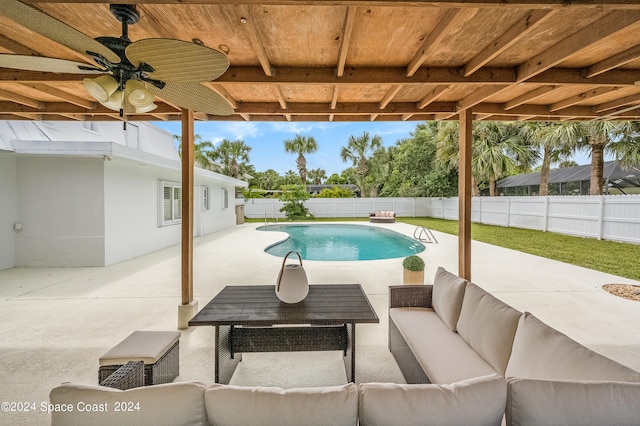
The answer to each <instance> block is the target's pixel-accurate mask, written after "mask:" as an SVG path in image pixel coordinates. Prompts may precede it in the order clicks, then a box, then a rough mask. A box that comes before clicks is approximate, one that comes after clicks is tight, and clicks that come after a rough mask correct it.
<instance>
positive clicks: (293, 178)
mask: <svg viewBox="0 0 640 426" xmlns="http://www.w3.org/2000/svg"><path fill="white" fill-rule="evenodd" d="M282 180H283V182H284V184H285V185H302V179H300V175H298V174H297V173H296V172H294V171H293V170H287V172H286V173H285V174H284V177H283V179H282Z"/></svg>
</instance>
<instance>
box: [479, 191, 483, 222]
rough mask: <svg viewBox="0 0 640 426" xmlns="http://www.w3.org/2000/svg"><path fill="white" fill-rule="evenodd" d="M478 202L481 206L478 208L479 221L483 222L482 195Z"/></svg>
mask: <svg viewBox="0 0 640 426" xmlns="http://www.w3.org/2000/svg"><path fill="white" fill-rule="evenodd" d="M478 204H479V206H478V207H479V208H478V223H482V209H483V206H484V205H483V204H482V197H478Z"/></svg>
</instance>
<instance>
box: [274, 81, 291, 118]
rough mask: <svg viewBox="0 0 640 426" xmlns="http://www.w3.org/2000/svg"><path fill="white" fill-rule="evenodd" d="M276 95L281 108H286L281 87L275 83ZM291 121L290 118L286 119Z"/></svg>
mask: <svg viewBox="0 0 640 426" xmlns="http://www.w3.org/2000/svg"><path fill="white" fill-rule="evenodd" d="M275 92H276V97H277V98H278V103H279V104H280V107H281V108H282V109H287V108H288V107H287V100H286V99H285V98H284V94H283V93H282V87H281V86H280V85H279V84H276V85H275ZM287 121H291V120H287Z"/></svg>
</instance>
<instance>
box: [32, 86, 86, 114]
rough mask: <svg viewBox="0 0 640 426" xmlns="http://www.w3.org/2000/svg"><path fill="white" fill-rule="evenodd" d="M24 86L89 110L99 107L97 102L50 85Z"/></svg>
mask: <svg viewBox="0 0 640 426" xmlns="http://www.w3.org/2000/svg"><path fill="white" fill-rule="evenodd" d="M22 85H23V86H26V87H30V88H31V89H35V90H38V91H40V92H42V93H46V94H47V95H51V96H55V97H56V98H59V99H62V100H63V101H66V102H69V103H70V104H74V105H78V106H80V107H83V108H86V109H89V110H91V109H94V108H96V107H97V106H98V103H97V102H92V101H89V100H87V99H85V98H81V97H80V96H76V95H72V94H71V93H69V92H65V91H64V90H60V89H58V88H55V87H52V86H50V85H48V84H44V83H22Z"/></svg>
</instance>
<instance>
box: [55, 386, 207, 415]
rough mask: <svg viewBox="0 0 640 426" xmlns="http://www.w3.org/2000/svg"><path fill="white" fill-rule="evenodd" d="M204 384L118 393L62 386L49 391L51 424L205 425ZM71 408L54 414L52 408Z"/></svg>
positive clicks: (143, 388) (93, 387)
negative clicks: (52, 405) (51, 405)
mask: <svg viewBox="0 0 640 426" xmlns="http://www.w3.org/2000/svg"><path fill="white" fill-rule="evenodd" d="M205 389H206V386H205V385H204V384H203V383H195V382H191V383H190V382H184V383H167V384H162V385H154V386H145V387H142V388H134V389H128V390H124V391H123V390H118V389H112V388H107V387H103V386H90V385H78V384H72V383H65V384H63V385H61V386H58V387H56V388H54V389H53V390H51V392H50V394H49V401H50V402H51V404H54V409H53V410H52V413H51V425H53V426H56V425H105V426H106V425H167V426H178V425H206V424H207V413H206V411H205V408H204V391H205ZM63 406H65V407H71V408H72V410H71V411H56V409H55V407H59V408H61V407H63Z"/></svg>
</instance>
